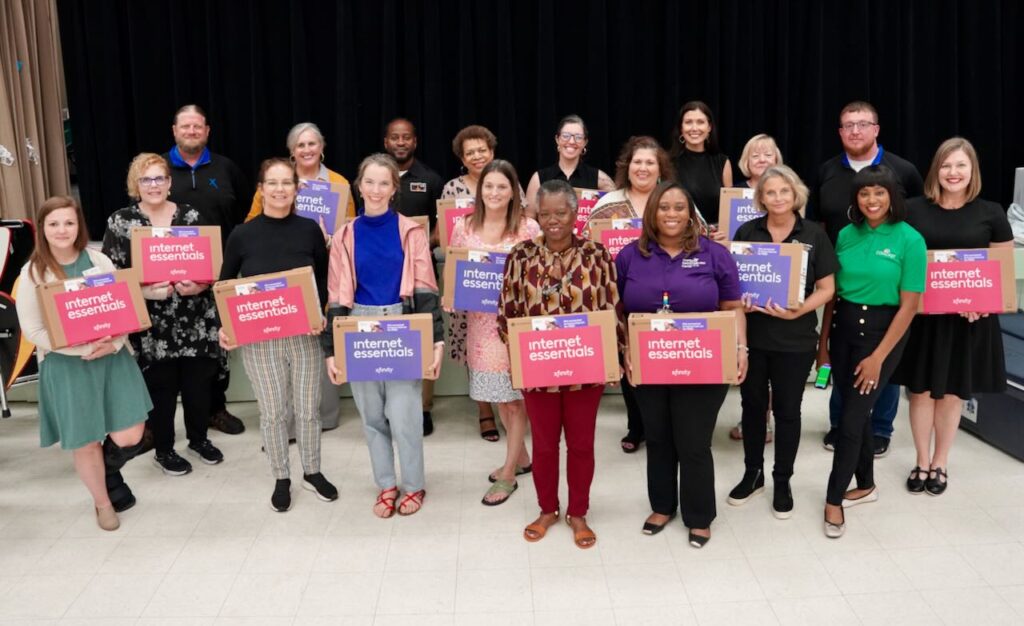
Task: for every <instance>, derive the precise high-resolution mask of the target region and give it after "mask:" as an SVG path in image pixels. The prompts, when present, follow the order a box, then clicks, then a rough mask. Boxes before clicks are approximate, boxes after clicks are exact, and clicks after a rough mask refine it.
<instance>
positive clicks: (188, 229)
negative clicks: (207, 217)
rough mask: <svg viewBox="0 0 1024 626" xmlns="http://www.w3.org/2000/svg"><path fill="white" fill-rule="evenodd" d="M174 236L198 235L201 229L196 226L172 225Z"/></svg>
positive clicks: (172, 234)
mask: <svg viewBox="0 0 1024 626" xmlns="http://www.w3.org/2000/svg"><path fill="white" fill-rule="evenodd" d="M171 236H172V237H198V236H199V229H198V228H196V227H194V226H171Z"/></svg>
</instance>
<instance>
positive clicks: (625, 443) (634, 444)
mask: <svg viewBox="0 0 1024 626" xmlns="http://www.w3.org/2000/svg"><path fill="white" fill-rule="evenodd" d="M643 442H644V438H643V437H642V436H639V437H638V436H637V435H634V434H633V433H627V434H626V436H625V437H623V438H622V439H620V440H619V445H620V446H621V447H622V451H623V452H625V453H626V454H633V453H634V452H636V451H637V450H639V449H640V444H641V443H643Z"/></svg>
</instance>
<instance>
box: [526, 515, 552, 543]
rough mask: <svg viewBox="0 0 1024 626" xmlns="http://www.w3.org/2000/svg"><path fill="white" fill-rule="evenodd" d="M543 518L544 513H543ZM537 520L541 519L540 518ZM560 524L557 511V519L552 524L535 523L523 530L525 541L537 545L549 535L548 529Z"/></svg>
mask: <svg viewBox="0 0 1024 626" xmlns="http://www.w3.org/2000/svg"><path fill="white" fill-rule="evenodd" d="M541 515H542V516H543V515H544V513H541ZM537 519H540V517H538V518H537ZM557 523H558V511H555V517H554V518H553V519H552V520H551V523H550V524H547V525H545V524H543V523H541V522H533V523H532V524H529V525H528V526H527V527H526V528H524V529H523V539H525V540H527V541H529V542H530V543H536V542H538V541H540V540H541V539H543V538H544V535H547V534H548V529H549V528H551V527H552V526H554V525H555V524H557Z"/></svg>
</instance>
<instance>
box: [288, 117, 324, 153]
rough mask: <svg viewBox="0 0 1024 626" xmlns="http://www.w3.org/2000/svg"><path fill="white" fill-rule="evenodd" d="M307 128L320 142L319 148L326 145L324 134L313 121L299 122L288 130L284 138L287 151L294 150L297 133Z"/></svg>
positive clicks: (296, 142) (297, 137)
mask: <svg viewBox="0 0 1024 626" xmlns="http://www.w3.org/2000/svg"><path fill="white" fill-rule="evenodd" d="M307 130H311V131H313V134H314V135H316V138H317V141H319V142H320V148H321V149H323V148H324V147H326V146H327V142H326V141H324V134H323V133H321V132H320V127H319V126H317V125H316V124H314V123H313V122H299V123H298V124H296V125H295V126H292V129H291V130H290V131H288V138H287V139H285V140H284V143H285V145H286V146H288V152H289V153H291V152H292V151H294V150H295V146H296V145H297V144H298V143H299V135H301V134H302V133H304V132H306V131H307Z"/></svg>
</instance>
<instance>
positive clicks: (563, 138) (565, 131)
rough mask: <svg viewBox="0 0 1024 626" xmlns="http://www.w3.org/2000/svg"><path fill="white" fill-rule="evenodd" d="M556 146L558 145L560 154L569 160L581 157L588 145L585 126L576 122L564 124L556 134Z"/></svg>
mask: <svg viewBox="0 0 1024 626" xmlns="http://www.w3.org/2000/svg"><path fill="white" fill-rule="evenodd" d="M555 146H557V147H558V154H559V155H560V156H561V157H562V158H563V159H565V160H567V161H573V160H575V159H578V158H580V156H581V155H582V154H583V150H584V149H586V147H587V136H586V133H585V132H584V131H583V126H582V125H580V124H576V123H574V122H570V123H568V124H566V125H565V126H563V127H562V130H560V131H558V134H557V135H555Z"/></svg>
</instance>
